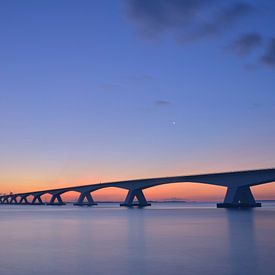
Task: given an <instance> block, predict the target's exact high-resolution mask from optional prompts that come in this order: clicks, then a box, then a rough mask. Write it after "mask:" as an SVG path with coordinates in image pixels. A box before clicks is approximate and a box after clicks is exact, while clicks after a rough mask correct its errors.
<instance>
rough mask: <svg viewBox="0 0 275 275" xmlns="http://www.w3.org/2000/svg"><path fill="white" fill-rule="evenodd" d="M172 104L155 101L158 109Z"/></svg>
mask: <svg viewBox="0 0 275 275" xmlns="http://www.w3.org/2000/svg"><path fill="white" fill-rule="evenodd" d="M170 104H171V102H170V101H167V100H156V101H155V106H157V107H166V106H168V105H170Z"/></svg>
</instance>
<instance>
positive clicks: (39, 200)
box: [31, 195, 44, 205]
mask: <svg viewBox="0 0 275 275" xmlns="http://www.w3.org/2000/svg"><path fill="white" fill-rule="evenodd" d="M36 201H37V202H36ZM31 204H32V205H42V204H44V203H43V201H42V199H41V195H36V196H34V197H33V200H32V202H31Z"/></svg>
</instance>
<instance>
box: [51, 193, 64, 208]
mask: <svg viewBox="0 0 275 275" xmlns="http://www.w3.org/2000/svg"><path fill="white" fill-rule="evenodd" d="M55 201H57V202H55ZM65 204H66V203H64V202H63V201H62V198H61V196H60V194H53V195H52V197H51V200H50V202H48V203H47V205H65Z"/></svg>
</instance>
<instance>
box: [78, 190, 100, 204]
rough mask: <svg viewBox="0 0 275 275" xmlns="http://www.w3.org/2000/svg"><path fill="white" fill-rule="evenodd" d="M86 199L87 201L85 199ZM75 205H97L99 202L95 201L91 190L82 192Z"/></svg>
mask: <svg viewBox="0 0 275 275" xmlns="http://www.w3.org/2000/svg"><path fill="white" fill-rule="evenodd" d="M85 199H86V201H85ZM74 205H78V206H92V205H97V203H95V202H94V200H93V197H92V195H91V192H82V193H81V194H80V196H79V198H78V200H77V202H76V203H74Z"/></svg>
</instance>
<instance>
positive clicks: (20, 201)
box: [18, 195, 30, 204]
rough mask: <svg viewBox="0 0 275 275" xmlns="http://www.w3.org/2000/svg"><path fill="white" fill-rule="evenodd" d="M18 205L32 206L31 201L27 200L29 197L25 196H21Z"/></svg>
mask: <svg viewBox="0 0 275 275" xmlns="http://www.w3.org/2000/svg"><path fill="white" fill-rule="evenodd" d="M18 204H30V203H29V201H28V199H27V196H26V195H23V196H21V198H20V200H19V203H18Z"/></svg>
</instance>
